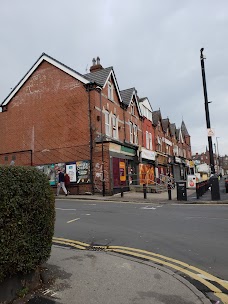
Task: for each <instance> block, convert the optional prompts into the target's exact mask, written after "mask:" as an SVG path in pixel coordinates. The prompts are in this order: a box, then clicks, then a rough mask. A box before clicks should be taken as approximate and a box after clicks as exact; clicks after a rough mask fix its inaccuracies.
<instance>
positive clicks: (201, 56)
mask: <svg viewBox="0 0 228 304" xmlns="http://www.w3.org/2000/svg"><path fill="white" fill-rule="evenodd" d="M203 50H204V49H203V48H202V49H201V50H200V53H201V54H200V61H201V70H202V79H203V92H204V100H205V113H206V123H207V129H210V128H211V123H210V115H209V107H208V99H207V85H206V76H205V68H204V57H203ZM208 146H209V155H210V167H211V173H212V174H215V165H214V157H213V147H212V139H211V136H208Z"/></svg>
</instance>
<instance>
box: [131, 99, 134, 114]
mask: <svg viewBox="0 0 228 304" xmlns="http://www.w3.org/2000/svg"><path fill="white" fill-rule="evenodd" d="M131 115H135V104H134V102H133V101H132V102H131Z"/></svg>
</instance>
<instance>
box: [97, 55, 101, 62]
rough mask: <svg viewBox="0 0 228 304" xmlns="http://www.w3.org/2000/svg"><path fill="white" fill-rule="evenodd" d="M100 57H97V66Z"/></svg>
mask: <svg viewBox="0 0 228 304" xmlns="http://www.w3.org/2000/svg"><path fill="white" fill-rule="evenodd" d="M100 61H101V60H100V57H98V56H97V64H100Z"/></svg>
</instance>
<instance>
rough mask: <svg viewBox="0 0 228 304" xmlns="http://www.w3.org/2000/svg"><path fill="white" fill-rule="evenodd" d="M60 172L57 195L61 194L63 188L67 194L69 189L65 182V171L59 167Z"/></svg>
mask: <svg viewBox="0 0 228 304" xmlns="http://www.w3.org/2000/svg"><path fill="white" fill-rule="evenodd" d="M58 174H59V177H58V184H57V194H56V195H57V196H58V195H59V191H60V189H61V188H62V189H63V191H64V193H65V195H66V196H67V189H66V187H65V183H64V173H63V172H62V171H61V170H60V169H59V170H58Z"/></svg>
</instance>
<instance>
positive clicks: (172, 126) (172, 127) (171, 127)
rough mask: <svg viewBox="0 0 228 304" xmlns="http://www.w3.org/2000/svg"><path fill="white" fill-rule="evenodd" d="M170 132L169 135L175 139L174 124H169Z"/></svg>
mask: <svg viewBox="0 0 228 304" xmlns="http://www.w3.org/2000/svg"><path fill="white" fill-rule="evenodd" d="M170 131H171V135H172V136H174V137H176V124H175V123H171V124H170Z"/></svg>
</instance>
